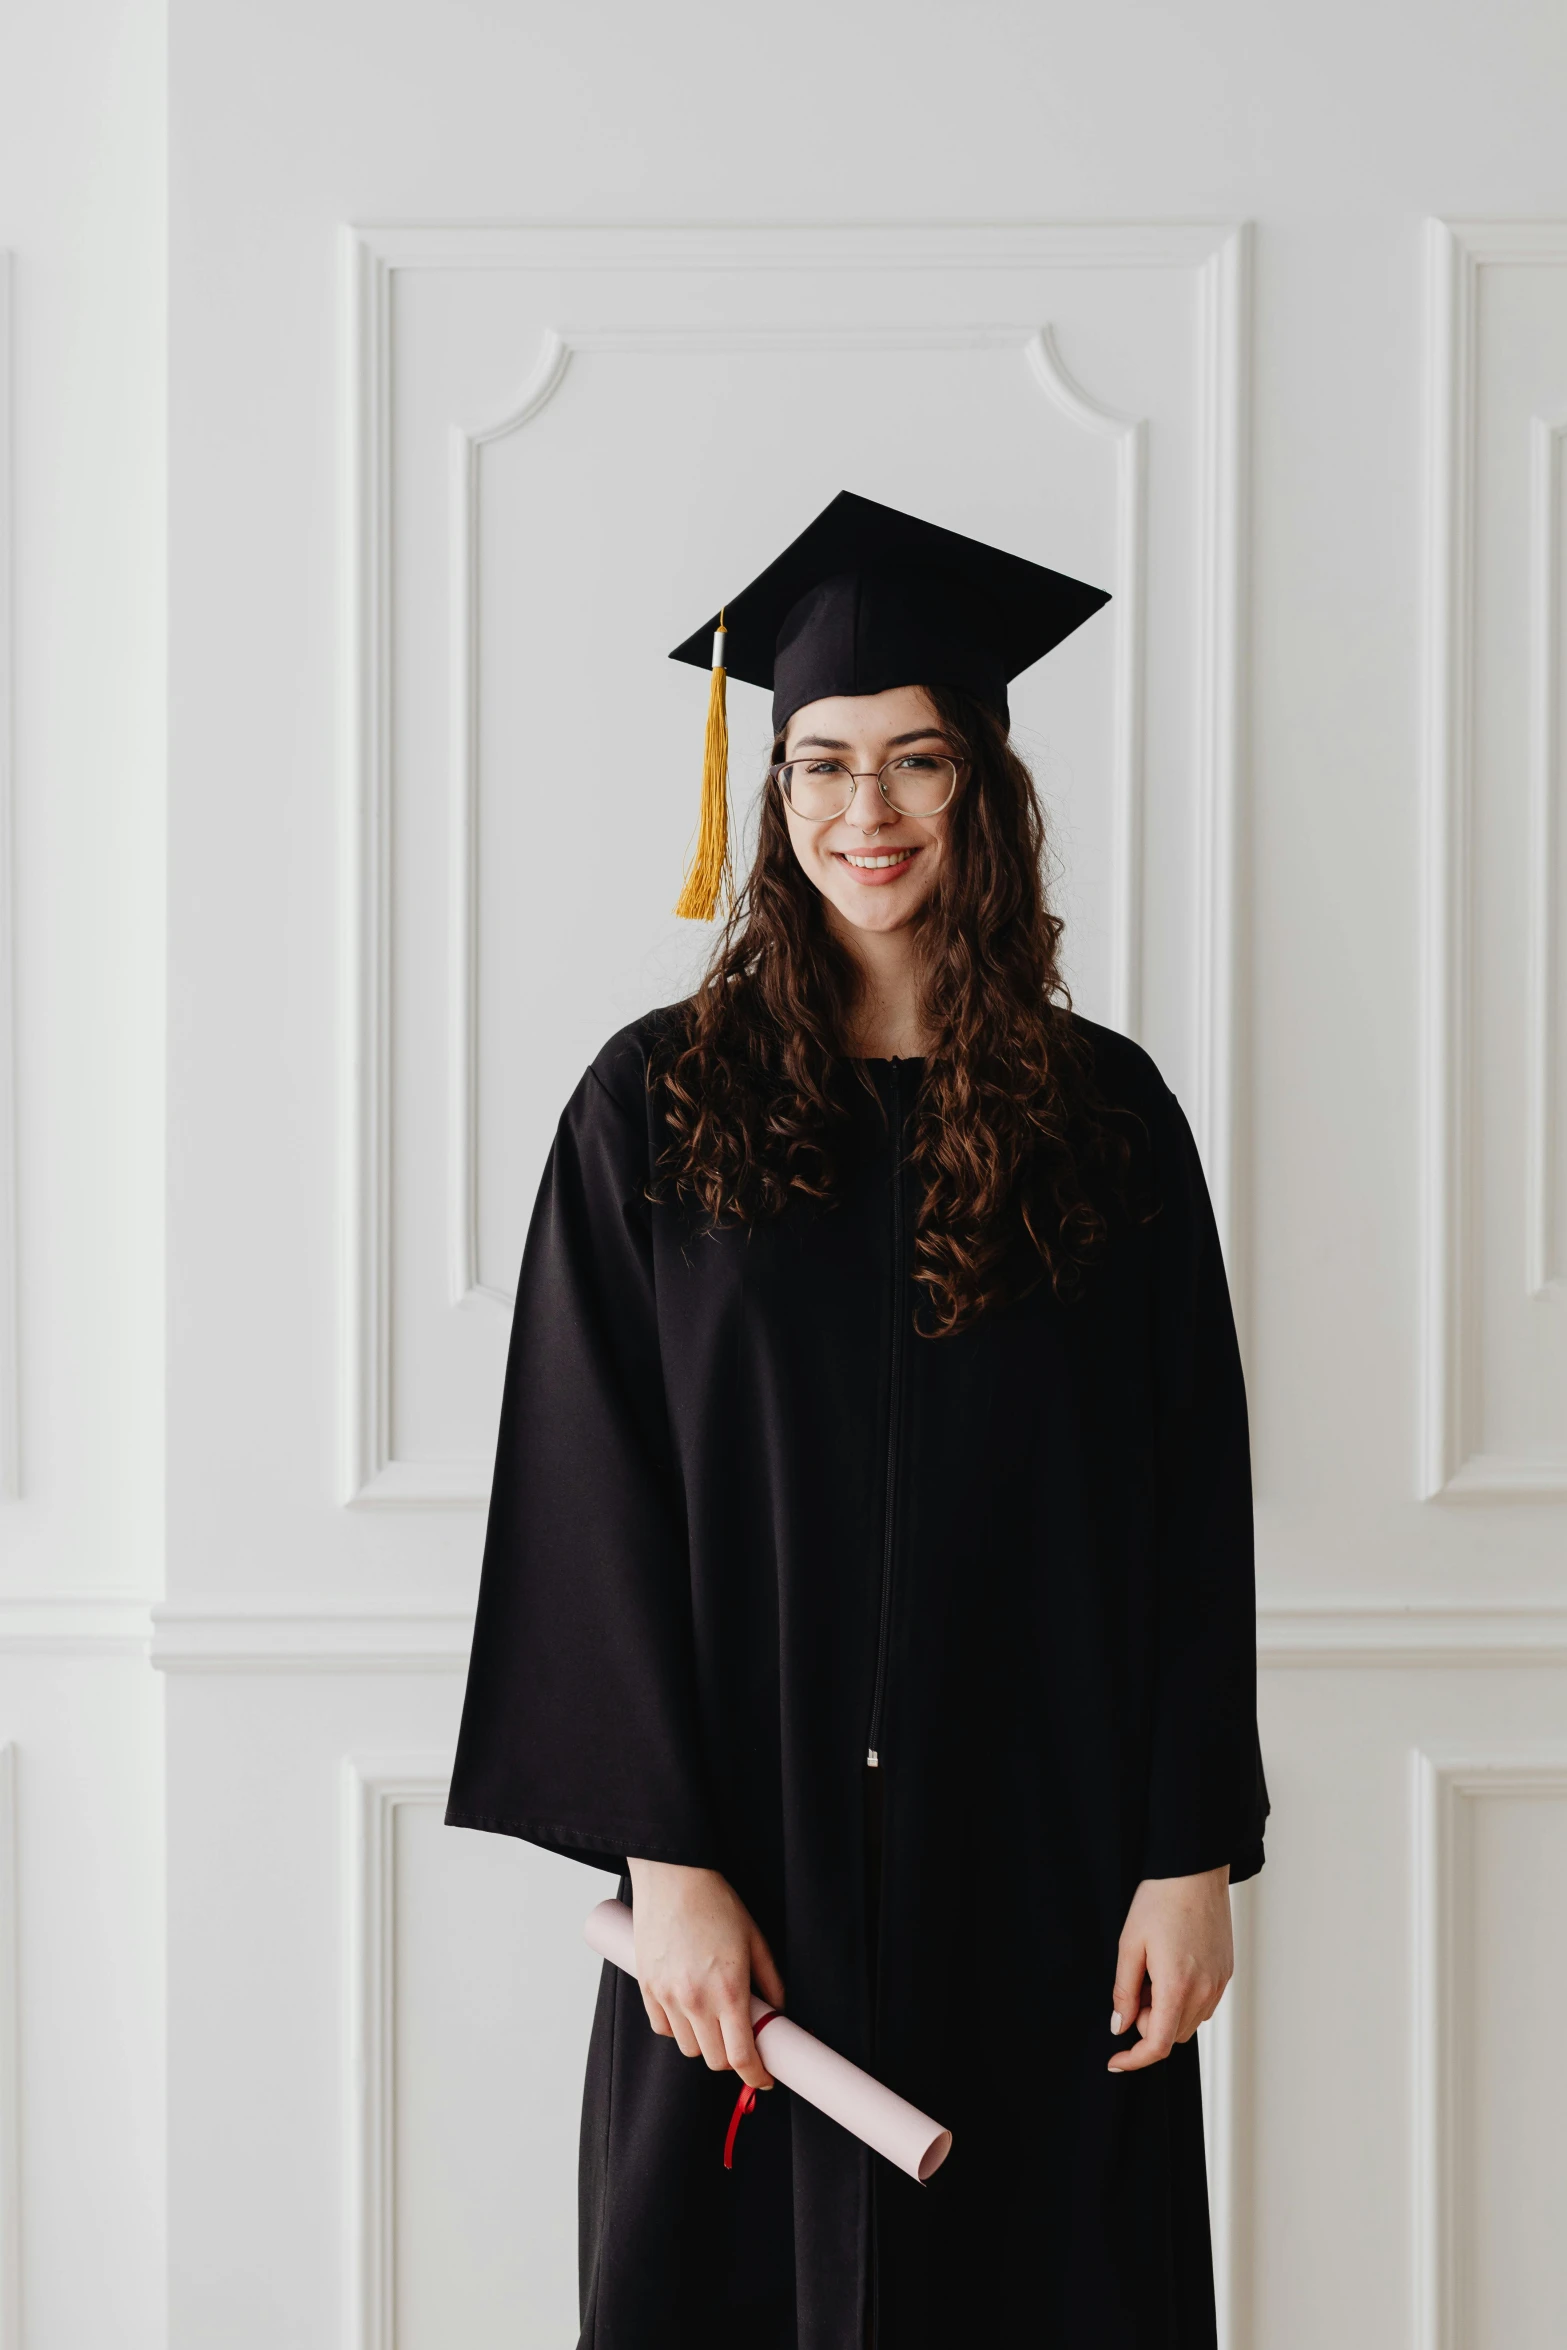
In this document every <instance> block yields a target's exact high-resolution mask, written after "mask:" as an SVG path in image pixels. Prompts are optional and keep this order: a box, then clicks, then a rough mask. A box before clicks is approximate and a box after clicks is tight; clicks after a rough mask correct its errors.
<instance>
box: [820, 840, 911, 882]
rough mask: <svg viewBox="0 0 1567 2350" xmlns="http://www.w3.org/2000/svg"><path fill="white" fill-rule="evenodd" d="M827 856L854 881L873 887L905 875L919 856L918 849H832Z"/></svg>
mask: <svg viewBox="0 0 1567 2350" xmlns="http://www.w3.org/2000/svg"><path fill="white" fill-rule="evenodd" d="M829 854H830V855H831V856H832V857H833V858H834V859H835V861H836V862H837V863H838V864H840V865H842V866H843V868H844V870H845V871H846V872H848V873H852V874H853V876H854V878H855V880H856V881H858V882H861V883H865V884H869V885H871V886H875V885H876V884H878V883H882V882H888V881H896V880H897V879H898V876H899V875H900V874H902V873H907V871H908V870H909V867H910V866H911V865H912V864H913V862H914V860H915V858H916V857H917V856H918V855H919V849H918V848H917V847H914V848H906V849H868V850H858V849H856V850H850V849H833V850H831V851H829Z"/></svg>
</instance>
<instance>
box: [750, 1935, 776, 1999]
mask: <svg viewBox="0 0 1567 2350" xmlns="http://www.w3.org/2000/svg"><path fill="white" fill-rule="evenodd" d="M751 1980H752V1982H753V1983H754V1984H755V1985H756V1987H757V1989H758V1991H760V1993H761V1994H762V1997H763V1998H764V1999H765V2000H766V2002H767V2004H768V2006H769V2007H782V2005H783V2003H784V1986H783V1977H782V1975H781V1974H780V1973H779V1972H778V1968H777V1966H776V1964H775V1963H774V1960H773V1954H772V1952H771V1951H770V1950H769V1949H768V1947H767V1944H766V1943H765V1942H764V1941H763V1939H762V1937H761V1935H760V1934H757V1933H753V1934H752V1936H751Z"/></svg>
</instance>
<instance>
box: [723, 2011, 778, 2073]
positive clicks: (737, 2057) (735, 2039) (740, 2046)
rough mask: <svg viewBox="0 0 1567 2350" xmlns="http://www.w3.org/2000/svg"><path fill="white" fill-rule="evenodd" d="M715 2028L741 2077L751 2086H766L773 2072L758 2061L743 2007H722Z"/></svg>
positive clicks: (759, 2057) (760, 2058)
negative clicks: (717, 2029)
mask: <svg viewBox="0 0 1567 2350" xmlns="http://www.w3.org/2000/svg"><path fill="white" fill-rule="evenodd" d="M718 2027H719V2030H720V2031H721V2032H722V2033H723V2036H724V2048H725V2051H726V2053H727V2055H728V2058H729V2062H730V2064H731V2066H732V2067H733V2069H734V2070H735V2071H736V2072H737V2073H738V2074H739V2075H740V2078H741V2080H742V2081H749V2082H750V2084H751V2086H752V2088H753V2089H770V2088H771V2087H772V2085H773V2076H772V2074H771V2073H770V2072H769V2071H768V2069H767V2067H766V2065H765V2064H763V2062H762V2057H761V2051H760V2049H759V2048H758V2047H757V2044H756V2034H755V2033H754V2032H753V2031H752V2029H751V2018H750V2016H749V2014H748V2013H747V2011H746V2009H745V2008H743V2007H726V2008H724V2009H723V2010H722V2012H721V2013H720V2015H719V2018H718Z"/></svg>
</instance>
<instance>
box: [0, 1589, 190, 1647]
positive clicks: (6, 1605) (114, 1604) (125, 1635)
mask: <svg viewBox="0 0 1567 2350" xmlns="http://www.w3.org/2000/svg"><path fill="white" fill-rule="evenodd" d="M151 1638H152V1602H151V1601H150V1600H147V1599H140V1598H136V1597H122V1596H121V1595H120V1594H119V1593H117V1592H90V1591H85V1592H32V1593H27V1592H14V1593H4V1594H0V1656H16V1655H29V1656H38V1655H54V1656H145V1655H146V1654H147V1650H148V1645H149V1643H150V1641H151Z"/></svg>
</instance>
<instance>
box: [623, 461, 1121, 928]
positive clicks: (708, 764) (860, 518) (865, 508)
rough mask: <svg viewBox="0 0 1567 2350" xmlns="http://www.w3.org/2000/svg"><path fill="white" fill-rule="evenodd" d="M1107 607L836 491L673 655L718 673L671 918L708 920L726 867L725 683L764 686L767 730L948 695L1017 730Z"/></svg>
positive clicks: (987, 551) (1095, 596) (1096, 591)
mask: <svg viewBox="0 0 1567 2350" xmlns="http://www.w3.org/2000/svg"><path fill="white" fill-rule="evenodd" d="M1109 601H1110V598H1109V596H1108V594H1107V593H1106V591H1105V590H1104V589H1103V588H1096V587H1088V586H1086V585H1085V584H1084V582H1083V581H1082V580H1080V579H1068V578H1067V577H1066V576H1065V575H1064V574H1063V573H1062V572H1059V571H1047V570H1046V569H1045V567H1044V565H1043V564H1042V563H1026V562H1025V561H1024V560H1023V558H1022V556H1020V555H1008V554H1004V553H1003V552H1002V550H1001V549H1000V548H999V547H987V546H985V545H984V544H982V542H981V541H980V540H978V539H969V538H964V537H963V536H962V535H961V534H960V533H959V532H958V531H955V530H942V529H941V528H940V527H939V525H937V524H936V523H934V522H922V521H921V520H920V518H919V516H918V515H916V514H901V513H900V512H899V511H898V509H897V508H896V507H895V506H880V505H878V504H877V503H876V501H875V499H874V498H859V497H856V496H855V494H854V492H853V491H852V490H840V491H839V493H838V495H837V497H836V498H834V499H833V501H832V504H831V505H830V506H824V507H823V509H822V511H821V513H820V514H818V515H817V517H816V520H815V521H814V522H812V523H809V524H808V525H807V526H806V528H805V529H804V530H803V531H802V532H801V533H800V536H799V537H798V538H797V539H796V540H795V541H794V543H793V545H792V546H789V547H786V548H785V549H784V551H783V553H782V554H781V555H780V556H778V558H777V559H776V561H774V562H772V563H769V565H768V566H767V569H766V570H765V571H763V572H761V573H760V574H759V575H758V577H757V578H755V579H753V580H752V582H751V584H750V586H749V587H746V588H742V589H741V591H740V593H739V594H738V595H737V596H732V597H731V598H730V599H729V601H728V603H727V604H725V605H724V606H723V608H722V609H721V610H720V611H719V612H717V613H715V614H714V616H713V618H712V619H711V620H709V621H707V622H706V623H705V624H704V626H702V627H701V628H699V629H697V630H696V631H695V633H694V634H693V635H691V636H688V637H687V638H686V640H685V643H684V644H681V645H676V647H675V649H674V651H673V652H672V653H671V654H670V656H669V657H670V659H671V660H672V661H689V662H690V663H691V664H692V665H693V667H695V668H698V669H708V668H711V671H712V684H711V686H710V688H709V693H708V705H707V743H706V749H705V755H704V758H703V764H702V817H701V824H700V828H699V830H698V833H697V844H696V849H695V851H694V853H693V855H692V859H691V865H690V869H689V871H688V872H687V874H686V880H685V887H684V888H683V890H682V891H681V893H680V900H679V903H678V904H677V906H676V907H675V912H676V913H677V914H683V915H686V916H688V917H690V918H691V919H693V920H695V921H699V922H706V921H710V920H711V919H712V916H713V913H714V910H715V908H716V906H717V903H718V896H719V892H720V889H721V888H722V887H723V885H724V883H725V881H726V880H727V878H728V870H729V730H728V719H727V712H726V707H725V692H724V683H725V679H726V678H727V677H738V678H740V679H741V680H742V681H743V682H744V683H745V684H747V685H760V686H770V687H771V688H772V695H773V731H774V733H775V734H776V733H781V732H782V730H783V728H784V727H785V726H786V725H787V724H788V722H789V720H790V719H791V718H792V717H793V715H794V713H795V711H796V710H801V709H803V708H804V707H805V705H806V703H807V702H819V701H822V700H824V699H825V698H826V696H827V695H829V694H879V693H882V692H884V691H885V690H886V688H887V687H888V686H894V685H945V686H954V687H956V688H958V689H959V690H960V691H961V692H963V693H967V694H971V695H972V696H973V697H974V699H975V700H976V701H977V702H981V703H983V704H984V706H985V707H986V708H987V709H990V710H993V711H994V712H995V713H996V715H997V717H998V718H999V719H1000V720H1001V722H1002V724H1003V725H1006V724H1007V723H1008V722H1009V712H1008V709H1007V685H1008V682H1009V680H1010V679H1012V678H1014V677H1016V676H1017V675H1018V674H1019V672H1020V671H1021V670H1024V669H1028V668H1031V667H1032V665H1033V664H1034V662H1036V661H1038V660H1040V659H1041V658H1042V657H1043V655H1044V654H1046V653H1048V652H1049V651H1050V650H1051V648H1052V647H1053V646H1055V645H1058V644H1060V642H1061V640H1062V638H1063V637H1067V636H1070V635H1071V633H1072V631H1073V629H1074V628H1079V627H1081V625H1082V623H1083V622H1084V621H1085V620H1087V619H1089V618H1090V617H1091V615H1092V614H1093V613H1095V612H1097V611H1098V610H1099V608H1100V606H1101V605H1102V604H1107V603H1108V602H1109Z"/></svg>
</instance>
